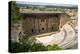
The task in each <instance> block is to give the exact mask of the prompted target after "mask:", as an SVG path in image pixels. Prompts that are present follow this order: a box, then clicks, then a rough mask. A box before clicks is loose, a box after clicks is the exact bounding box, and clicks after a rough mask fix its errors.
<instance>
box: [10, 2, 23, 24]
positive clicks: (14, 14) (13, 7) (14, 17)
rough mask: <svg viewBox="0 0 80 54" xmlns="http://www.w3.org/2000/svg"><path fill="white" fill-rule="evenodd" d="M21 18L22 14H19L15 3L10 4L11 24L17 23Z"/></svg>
mask: <svg viewBox="0 0 80 54" xmlns="http://www.w3.org/2000/svg"><path fill="white" fill-rule="evenodd" d="M22 17H23V15H22V14H20V13H19V7H18V6H17V5H16V2H15V1H12V2H11V24H15V23H17V22H18V21H19V20H21V18H22Z"/></svg>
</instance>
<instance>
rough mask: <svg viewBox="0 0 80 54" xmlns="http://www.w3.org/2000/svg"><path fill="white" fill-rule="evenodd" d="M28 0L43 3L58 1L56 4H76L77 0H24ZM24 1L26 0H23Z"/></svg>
mask: <svg viewBox="0 0 80 54" xmlns="http://www.w3.org/2000/svg"><path fill="white" fill-rule="evenodd" d="M24 1H28V2H44V3H56V4H57V3H58V4H74V5H77V4H78V0H24ZM25 3H26V2H25Z"/></svg>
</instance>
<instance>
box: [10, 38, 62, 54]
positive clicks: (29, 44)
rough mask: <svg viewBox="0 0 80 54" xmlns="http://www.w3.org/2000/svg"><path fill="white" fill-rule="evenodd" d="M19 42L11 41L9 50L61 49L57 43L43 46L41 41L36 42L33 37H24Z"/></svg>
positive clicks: (13, 51) (14, 51)
mask: <svg viewBox="0 0 80 54" xmlns="http://www.w3.org/2000/svg"><path fill="white" fill-rule="evenodd" d="M22 40H23V41H21V42H19V43H18V42H11V52H12V53H16V52H35V51H52V50H62V48H60V47H58V45H56V44H54V45H52V46H51V45H48V46H44V45H43V44H41V43H36V39H35V38H33V37H24V38H22Z"/></svg>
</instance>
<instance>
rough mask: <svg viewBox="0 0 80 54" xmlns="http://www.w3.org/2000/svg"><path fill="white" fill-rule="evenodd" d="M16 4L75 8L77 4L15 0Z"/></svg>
mask: <svg viewBox="0 0 80 54" xmlns="http://www.w3.org/2000/svg"><path fill="white" fill-rule="evenodd" d="M16 4H17V5H18V6H46V7H49V8H71V9H77V8H78V5H74V4H54V3H42V2H16Z"/></svg>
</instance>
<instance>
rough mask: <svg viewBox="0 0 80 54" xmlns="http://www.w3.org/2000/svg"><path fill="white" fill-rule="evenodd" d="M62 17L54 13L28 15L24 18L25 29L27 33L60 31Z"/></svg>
mask: <svg viewBox="0 0 80 54" xmlns="http://www.w3.org/2000/svg"><path fill="white" fill-rule="evenodd" d="M59 24H60V17H59V15H58V14H53V15H28V16H27V15H26V18H25V19H23V27H22V28H23V31H24V32H25V33H34V34H35V33H44V32H52V31H58V30H59Z"/></svg>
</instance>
